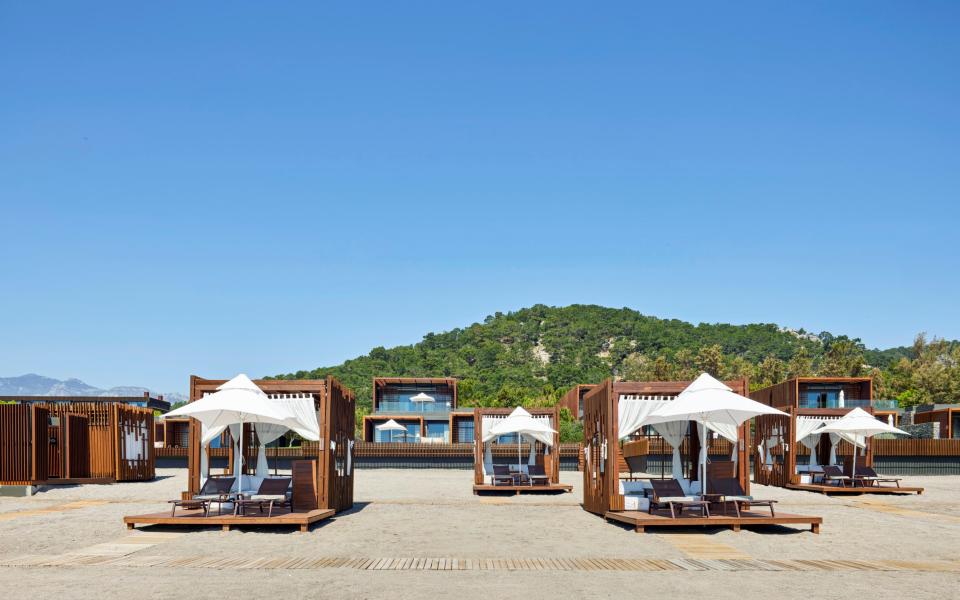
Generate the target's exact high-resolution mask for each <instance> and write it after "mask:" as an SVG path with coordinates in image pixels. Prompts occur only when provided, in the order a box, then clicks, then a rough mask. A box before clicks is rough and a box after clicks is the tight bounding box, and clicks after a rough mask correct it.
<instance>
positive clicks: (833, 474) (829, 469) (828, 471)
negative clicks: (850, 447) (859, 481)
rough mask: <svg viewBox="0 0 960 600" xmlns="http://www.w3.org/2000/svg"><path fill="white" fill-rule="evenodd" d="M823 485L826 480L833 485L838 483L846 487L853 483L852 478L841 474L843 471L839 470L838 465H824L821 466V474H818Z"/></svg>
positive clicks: (825, 483)
mask: <svg viewBox="0 0 960 600" xmlns="http://www.w3.org/2000/svg"><path fill="white" fill-rule="evenodd" d="M820 478H821V480H822V481H823V483H824V485H827V483H828V482H830V483H832V484H833V485H839V486H840V487H847V485H848V484H849V485H851V486H852V485H853V483H854V482H853V479H851V478H850V477H847V476H846V475H844V474H843V471H841V470H840V467H838V466H836V465H825V466H824V467H823V474H822V475H821V476H820Z"/></svg>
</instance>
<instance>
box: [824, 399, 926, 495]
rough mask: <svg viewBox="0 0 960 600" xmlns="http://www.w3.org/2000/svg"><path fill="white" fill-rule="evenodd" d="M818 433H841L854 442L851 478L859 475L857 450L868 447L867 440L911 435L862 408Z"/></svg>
mask: <svg viewBox="0 0 960 600" xmlns="http://www.w3.org/2000/svg"><path fill="white" fill-rule="evenodd" d="M817 433H839V434H841V435H843V434H847V439H848V440H850V441H853V467H852V469H851V471H850V476H851V478H852V477H855V476H856V474H857V454H858V450H857V448H858V447H859V446H866V438H868V437H873V436H875V435H877V434H878V433H899V434H900V435H910V434H909V433H907V432H906V431H903V430H902V429H897V428H896V427H894V426H893V425H890V424H889V423H884V422H883V421H881V420H880V419H878V418H876V417H874V416H873V415H871V414H870V413H868V412H867V411H865V410H863V409H862V408H855V409H853V410H851V411H850V412H848V413H847V414H845V415H843V416H842V417H840V418H839V419H837V420H836V421H830V422H829V423H827V424H826V425H824V426H823V427H821V428H820V429H818V430H817Z"/></svg>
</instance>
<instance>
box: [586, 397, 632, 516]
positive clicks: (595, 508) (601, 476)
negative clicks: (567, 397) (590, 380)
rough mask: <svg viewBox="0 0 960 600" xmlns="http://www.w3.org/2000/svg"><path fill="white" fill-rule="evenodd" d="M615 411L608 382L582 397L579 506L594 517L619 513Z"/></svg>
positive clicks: (615, 404) (620, 507) (621, 501)
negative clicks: (581, 501) (581, 469)
mask: <svg viewBox="0 0 960 600" xmlns="http://www.w3.org/2000/svg"><path fill="white" fill-rule="evenodd" d="M617 408H618V407H617V402H616V401H615V398H614V392H613V381H612V380H610V379H607V380H606V381H604V382H603V383H602V384H600V385H598V386H597V387H595V388H594V389H592V390H590V391H589V392H588V393H587V395H586V396H584V398H583V440H584V442H583V443H584V448H583V452H584V457H585V459H584V466H583V507H584V508H585V509H587V510H588V511H590V512H592V513H596V514H598V515H602V514H605V513H606V512H607V511H609V510H623V496H622V495H620V490H619V480H620V465H619V452H618V447H619V444H618V440H617V431H616V430H617V418H618V417H617Z"/></svg>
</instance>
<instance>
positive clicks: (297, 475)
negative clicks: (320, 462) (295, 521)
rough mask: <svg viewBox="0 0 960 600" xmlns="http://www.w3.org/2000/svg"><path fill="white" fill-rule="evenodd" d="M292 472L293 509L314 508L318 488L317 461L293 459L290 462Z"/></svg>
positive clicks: (304, 509)
mask: <svg viewBox="0 0 960 600" xmlns="http://www.w3.org/2000/svg"><path fill="white" fill-rule="evenodd" d="M291 470H292V473H293V510H295V511H304V512H306V511H311V510H314V509H316V508H317V507H318V506H317V498H318V496H319V489H318V485H317V461H315V460H295V461H293V463H292V464H291Z"/></svg>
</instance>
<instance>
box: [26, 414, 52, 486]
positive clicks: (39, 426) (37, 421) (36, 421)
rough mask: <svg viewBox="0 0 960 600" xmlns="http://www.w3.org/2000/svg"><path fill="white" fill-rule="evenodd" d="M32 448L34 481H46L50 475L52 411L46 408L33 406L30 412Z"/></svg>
mask: <svg viewBox="0 0 960 600" xmlns="http://www.w3.org/2000/svg"><path fill="white" fill-rule="evenodd" d="M30 420H31V423H30V427H31V432H30V433H31V436H30V446H31V453H32V454H33V460H32V463H33V464H32V465H31V466H32V473H33V477H32V479H33V481H46V480H47V479H48V478H49V477H50V475H49V467H48V463H47V446H46V443H47V429H48V427H47V423H48V422H49V421H50V410H49V409H47V408H46V407H45V406H32V407H31V411H30Z"/></svg>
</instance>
